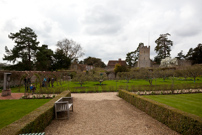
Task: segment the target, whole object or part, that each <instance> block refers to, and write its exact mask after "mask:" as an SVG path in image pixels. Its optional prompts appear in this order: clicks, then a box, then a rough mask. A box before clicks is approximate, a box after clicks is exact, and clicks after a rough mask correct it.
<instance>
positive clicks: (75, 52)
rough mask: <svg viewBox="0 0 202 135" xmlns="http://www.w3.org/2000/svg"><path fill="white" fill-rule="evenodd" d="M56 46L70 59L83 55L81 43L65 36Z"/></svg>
mask: <svg viewBox="0 0 202 135" xmlns="http://www.w3.org/2000/svg"><path fill="white" fill-rule="evenodd" d="M56 46H57V47H58V48H57V49H58V50H63V52H64V54H65V56H66V57H69V58H70V59H71V60H72V61H73V60H75V59H78V58H79V57H82V56H83V55H84V52H83V50H82V47H81V45H80V44H78V43H76V42H75V41H73V40H69V39H67V38H66V39H63V40H62V41H58V42H57V44H56Z"/></svg>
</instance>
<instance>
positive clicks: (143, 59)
mask: <svg viewBox="0 0 202 135" xmlns="http://www.w3.org/2000/svg"><path fill="white" fill-rule="evenodd" d="M137 67H151V60H150V46H148V47H147V46H144V45H142V46H140V48H139V58H138V65H137Z"/></svg>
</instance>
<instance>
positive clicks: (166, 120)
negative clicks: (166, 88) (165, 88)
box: [119, 90, 202, 135]
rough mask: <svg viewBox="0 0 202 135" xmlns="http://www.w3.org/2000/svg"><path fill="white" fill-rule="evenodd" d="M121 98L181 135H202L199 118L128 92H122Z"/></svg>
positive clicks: (120, 93)
mask: <svg viewBox="0 0 202 135" xmlns="http://www.w3.org/2000/svg"><path fill="white" fill-rule="evenodd" d="M119 97H121V98H123V99H124V100H126V101H127V102H129V103H131V104H132V105H134V106H135V107H137V108H139V109H140V110H142V111H144V112H146V113H147V114H148V115H150V116H152V117H153V118H155V119H156V120H158V121H160V122H162V123H163V124H165V125H167V126H168V127H169V128H171V129H172V130H175V131H177V132H178V133H180V134H184V135H202V118H201V117H199V116H196V115H193V114H189V113H186V112H183V111H181V110H178V109H175V108H173V107H170V106H167V105H165V104H162V103H158V102H156V101H153V100H151V99H147V98H145V97H142V96H139V95H136V94H133V93H131V92H128V91H126V90H120V91H119Z"/></svg>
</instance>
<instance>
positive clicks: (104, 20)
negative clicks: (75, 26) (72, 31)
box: [82, 5, 122, 35]
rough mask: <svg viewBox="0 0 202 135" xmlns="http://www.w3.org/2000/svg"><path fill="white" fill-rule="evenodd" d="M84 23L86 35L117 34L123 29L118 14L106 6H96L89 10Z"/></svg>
mask: <svg viewBox="0 0 202 135" xmlns="http://www.w3.org/2000/svg"><path fill="white" fill-rule="evenodd" d="M82 23H83V24H84V25H85V26H84V33H87V34H90V35H108V34H115V33H117V32H118V31H120V30H121V29H122V19H121V17H120V16H119V14H117V12H116V11H115V10H114V9H113V10H112V9H111V8H109V7H106V6H104V5H95V6H93V7H92V8H89V9H88V10H87V14H86V15H85V16H84V18H83V20H82Z"/></svg>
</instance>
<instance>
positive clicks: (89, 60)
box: [84, 57, 106, 68]
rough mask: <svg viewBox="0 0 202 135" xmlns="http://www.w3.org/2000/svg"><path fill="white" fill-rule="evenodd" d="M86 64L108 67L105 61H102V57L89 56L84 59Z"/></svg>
mask: <svg viewBox="0 0 202 135" xmlns="http://www.w3.org/2000/svg"><path fill="white" fill-rule="evenodd" d="M84 64H86V65H92V66H95V67H101V68H104V67H106V65H105V63H104V62H102V60H101V59H99V58H95V57H88V58H86V59H84Z"/></svg>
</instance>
